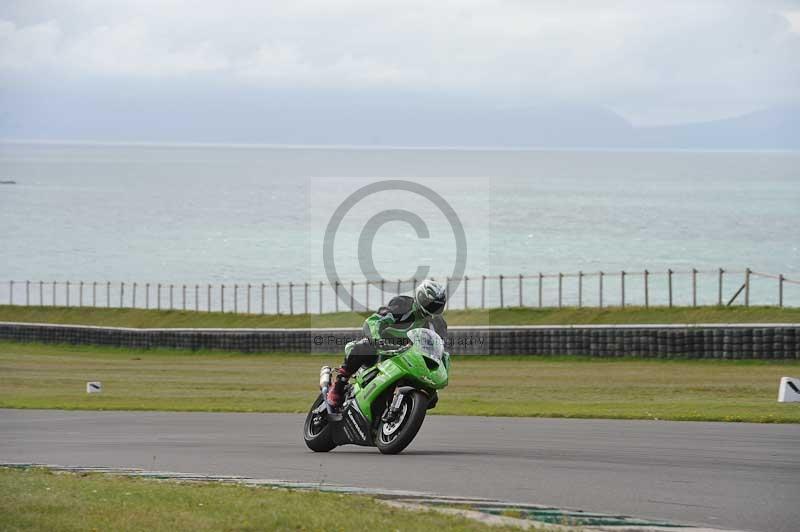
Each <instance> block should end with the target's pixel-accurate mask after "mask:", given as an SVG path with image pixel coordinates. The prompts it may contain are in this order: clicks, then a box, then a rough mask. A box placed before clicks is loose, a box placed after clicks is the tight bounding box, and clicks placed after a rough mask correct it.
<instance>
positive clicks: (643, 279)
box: [0, 268, 800, 315]
mask: <svg viewBox="0 0 800 532" xmlns="http://www.w3.org/2000/svg"><path fill="white" fill-rule="evenodd" d="M440 281H441V282H444V283H446V285H447V290H448V294H449V298H448V307H449V308H450V309H485V308H505V307H528V308H534V307H538V308H544V307H550V308H553V307H558V308H561V307H594V308H603V307H626V306H642V307H654V306H666V307H673V306H692V307H697V306H713V305H720V306H722V305H728V306H731V305H743V306H751V305H766V306H776V307H784V306H791V307H796V306H800V280H798V279H790V278H788V277H786V276H784V275H783V274H771V273H763V272H758V271H753V270H751V269H749V268H747V269H745V270H725V269H722V268H719V269H717V270H697V269H691V270H671V269H669V270H666V271H649V270H644V271H637V272H630V271H617V272H605V271H598V272H577V273H563V272H559V273H548V274H545V273H537V274H533V275H531V274H527V275H523V274H517V275H495V276H486V275H481V276H465V277H463V278H460V279H450V278H447V279H440ZM417 282H418V280H417V279H406V280H391V281H390V280H385V279H383V280H369V281H367V280H362V281H349V282H344V283H335V284H334V285H333V286H331V285H329V284H328V283H325V282H322V281H318V282H302V283H293V282H288V283H277V282H276V283H217V284H214V283H202V284H201V283H151V282H145V283H141V282H119V281H117V282H112V281H40V280H36V281H33V280H21V281H17V280H12V281H7V282H6V283H3V285H2V286H0V303H3V302H5V303H6V304H8V305H25V306H51V307H92V308H95V307H104V308H140V309H155V310H184V311H194V312H232V313H240V314H272V315H274V314H322V313H328V312H340V311H351V310H354V311H369V310H376V309H377V308H379V307H380V306H382V305H384V304H385V303H386V302H388V300H389V299H391V297H393V296H395V295H399V294H411V293H412V291H413V288H414V287H415V286H416V285H417Z"/></svg>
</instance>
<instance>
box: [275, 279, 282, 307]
mask: <svg viewBox="0 0 800 532" xmlns="http://www.w3.org/2000/svg"><path fill="white" fill-rule="evenodd" d="M280 313H281V283H275V314H280Z"/></svg>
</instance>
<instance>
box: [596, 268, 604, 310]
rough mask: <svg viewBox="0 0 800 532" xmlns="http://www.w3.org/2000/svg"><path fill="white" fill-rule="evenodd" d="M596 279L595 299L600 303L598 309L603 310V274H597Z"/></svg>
mask: <svg viewBox="0 0 800 532" xmlns="http://www.w3.org/2000/svg"><path fill="white" fill-rule="evenodd" d="M597 279H598V281H597V285H598V289H597V299H598V301H599V303H600V308H603V272H600V273H599V275H598V276H597Z"/></svg>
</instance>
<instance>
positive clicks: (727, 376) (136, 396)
mask: <svg viewBox="0 0 800 532" xmlns="http://www.w3.org/2000/svg"><path fill="white" fill-rule="evenodd" d="M339 361H340V360H339V357H337V356H334V355H297V354H279V353H269V354H261V355H255V354H238V353H225V352H191V351H176V350H148V351H144V350H130V349H112V348H100V347H87V346H54V345H39V344H17V343H9V342H4V343H0V407H3V408H58V409H85V410H174V411H220V412H227V411H231V412H298V413H299V412H305V411H306V409H307V408H308V406H309V405H310V403H311V401H312V400H313V398H314V395H315V393H316V386H317V378H318V375H319V367H320V366H321V365H322V364H330V365H333V364H336V363H338V362H339ZM797 374H800V361H757V360H651V359H632V358H614V359H598V358H581V357H454V360H453V368H452V372H451V379H450V386H449V387H448V388H447V389H445V390H444V391H443V392H442V393H441V400H440V402H439V405H438V406H437V407H436V409H435V410H433V411H431V413H435V414H458V415H486V416H519V417H574V418H619V419H670V420H705V421H753V422H780V423H798V422H800V405H797V404H780V403H777V401H776V399H777V389H778V382H779V380H780V377H781V376H783V375H797ZM90 380H99V381H102V382H103V385H104V391H103V393H101V394H92V395H88V394H86V391H85V389H86V388H85V386H86V381H90Z"/></svg>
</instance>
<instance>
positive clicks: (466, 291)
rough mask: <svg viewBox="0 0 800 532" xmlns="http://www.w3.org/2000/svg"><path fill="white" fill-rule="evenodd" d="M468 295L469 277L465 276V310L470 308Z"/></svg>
mask: <svg viewBox="0 0 800 532" xmlns="http://www.w3.org/2000/svg"><path fill="white" fill-rule="evenodd" d="M468 294H469V277H468V276H466V275H465V276H464V310H467V309H468V308H469V305H468V304H467V302H468V300H467V296H468Z"/></svg>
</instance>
